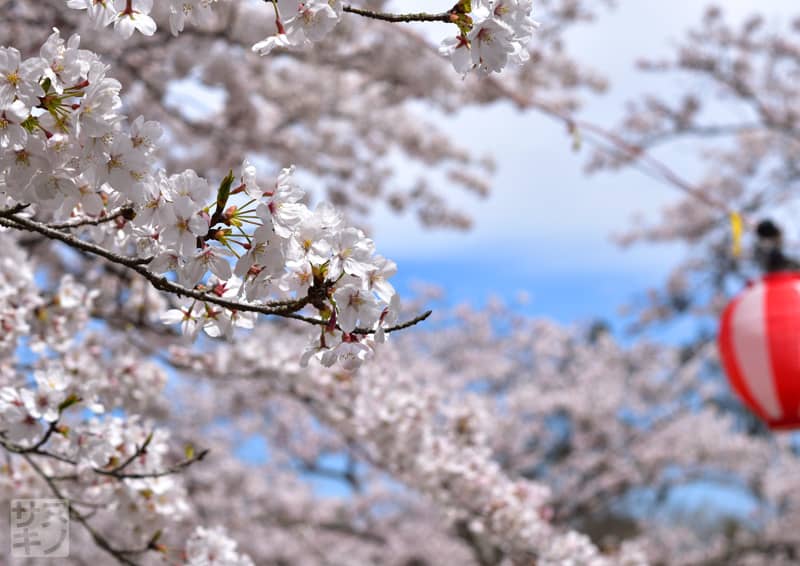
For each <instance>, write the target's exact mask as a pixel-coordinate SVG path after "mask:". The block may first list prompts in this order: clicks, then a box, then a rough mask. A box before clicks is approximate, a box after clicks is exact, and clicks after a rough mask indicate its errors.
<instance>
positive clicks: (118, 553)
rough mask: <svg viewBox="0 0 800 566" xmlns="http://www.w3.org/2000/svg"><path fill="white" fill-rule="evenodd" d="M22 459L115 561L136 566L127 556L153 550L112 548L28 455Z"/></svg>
mask: <svg viewBox="0 0 800 566" xmlns="http://www.w3.org/2000/svg"><path fill="white" fill-rule="evenodd" d="M22 457H23V458H25V460H26V461H27V462H28V464H29V465H30V467H31V468H33V470H34V471H35V472H36V473H37V474H38V475H39V477H40V478H42V479H43V480H44V481H45V483H46V484H47V486H48V487H49V488H50V491H51V492H52V493H53V495H55V496H56V497H57V498H58V499H63V500H65V501H67V506H68V509H69V514H70V517H72V518H73V519H75V520H76V521H78V522H79V523H80V524H81V525H82V526H83V528H84V529H86V531H87V532H88V533H89V534H90V535H91V537H92V539H93V540H94V542H95V544H97V546H99V547H100V548H102V549H103V550H105V551H106V552H107V553H108V554H110V555H111V556H113V557H114V558H115V559H116V560H117V562H119V563H120V564H124V565H125V566H137V563H136V562H134V561H133V560H131V559H130V558H128V556H131V555H138V554H144V553H145V552H147V551H148V550H153V548H151V547H150V545H148V547H147V548H145V549H142V550H122V549H119V548H115V547H113V546H112V545H111V543H110V542H109V541H108V539H106V538H105V537H104V536H103V535H101V534H100V533H99V532H97V530H95V528H94V527H93V526H92V525H90V524H89V521H88V520H87V518H86V517H85V516H84V515H83V514H81V513H79V512H78V511H77V510H75V508H74V507H73V506H72V504H71V502H70V501H69V498H67V497H66V496H65V495H64V494H63V493H61V490H60V489H59V488H58V486H57V485H56V484H55V482H54V481H53V479H52V478H51V477H50V476H48V475H47V473H45V471H44V470H42V468H40V467H39V465H38V464H37V463H36V462H35V461H34V459H33V458H32V457H31V456H30V454H23V455H22Z"/></svg>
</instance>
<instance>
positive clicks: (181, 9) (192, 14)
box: [67, 0, 217, 39]
mask: <svg viewBox="0 0 800 566" xmlns="http://www.w3.org/2000/svg"><path fill="white" fill-rule="evenodd" d="M216 1H217V0H170V1H169V27H170V30H171V31H172V33H173V34H174V35H177V34H178V33H180V32H181V31H183V26H184V25H185V23H186V21H187V20H188V21H190V22H197V21H198V20H199V19H201V18H202V17H203V15H204V13H207V12H208V11H209V10H210V9H211V4H213V3H214V2H216ZM67 6H69V7H70V8H73V9H75V10H86V13H87V15H88V16H89V20H90V21H91V22H92V25H93V26H94V28H95V29H100V28H104V27H106V26H109V25H111V24H113V25H114V30H115V31H116V32H117V33H118V34H120V35H121V36H122V37H124V38H126V39H127V38H129V37H131V36H132V35H133V32H134V31H137V30H138V31H139V33H141V34H143V35H153V34H154V33H155V32H156V27H157V26H156V22H155V20H153V18H152V17H151V16H150V12H151V11H152V9H153V0H113V1H111V0H102V1H99V2H98V1H97V0H67Z"/></svg>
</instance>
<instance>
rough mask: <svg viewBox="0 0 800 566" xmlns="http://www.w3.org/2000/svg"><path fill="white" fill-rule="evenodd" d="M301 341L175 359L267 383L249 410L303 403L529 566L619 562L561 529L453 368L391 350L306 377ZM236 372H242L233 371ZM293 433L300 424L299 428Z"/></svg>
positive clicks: (228, 347)
mask: <svg viewBox="0 0 800 566" xmlns="http://www.w3.org/2000/svg"><path fill="white" fill-rule="evenodd" d="M294 340H295V338H293V337H292V336H290V335H277V334H276V333H275V331H274V329H271V328H269V327H261V328H260V329H259V331H258V332H256V333H254V334H253V335H252V336H251V337H249V338H247V339H246V340H242V341H239V342H237V343H235V344H220V346H219V347H218V348H217V349H215V350H214V351H213V352H208V353H195V352H193V351H191V350H189V349H187V348H185V347H183V346H181V347H176V348H174V349H173V350H172V357H171V359H172V362H173V363H174V364H175V365H176V366H177V367H179V368H180V367H183V368H191V369H192V370H193V371H196V372H197V373H198V374H199V375H203V376H212V377H214V378H216V379H219V380H224V383H225V384H226V387H231V386H232V385H233V384H235V385H236V386H237V387H246V386H247V384H248V383H250V384H252V383H259V384H260V387H261V388H262V389H261V391H260V393H259V395H257V396H253V400H252V406H251V405H250V403H247V402H246V403H247V404H246V405H245V406H244V407H243V406H242V405H241V404H239V405H237V407H238V410H240V411H242V410H245V411H246V410H247V409H251V410H253V411H263V408H262V406H263V403H264V401H263V399H264V398H269V397H271V396H274V395H276V394H277V395H287V396H289V397H290V398H294V399H297V400H301V401H302V403H303V404H304V405H305V406H306V407H307V408H308V409H309V410H310V411H311V412H312V413H313V414H314V416H315V417H316V418H317V419H319V420H320V421H322V422H324V423H325V424H327V425H329V426H331V427H332V428H333V429H335V430H336V431H338V432H339V433H340V434H341V436H342V437H343V438H345V439H346V440H347V442H348V443H351V444H353V445H356V446H358V447H359V449H360V455H362V456H363V458H364V459H365V460H366V462H368V463H369V464H371V465H373V466H375V467H377V468H379V469H383V470H386V471H388V472H390V473H391V475H392V477H393V478H395V479H398V480H400V481H402V482H404V483H405V484H406V485H408V486H410V487H412V488H413V489H415V490H417V491H419V492H421V493H423V494H425V495H427V496H428V497H429V498H430V499H431V500H432V501H433V502H435V503H436V506H437V508H439V509H444V510H445V511H446V513H447V515H448V516H449V517H450V519H451V520H452V521H454V522H459V523H462V524H465V525H467V528H468V529H469V530H470V531H471V532H472V533H473V534H474V536H476V537H479V538H482V539H487V540H489V541H491V543H492V544H495V545H497V546H498V547H500V548H502V549H503V551H504V552H505V553H507V554H508V555H509V556H513V557H517V558H518V559H519V561H520V563H523V561H524V559H525V558H526V557H527V558H528V559H530V558H531V557H532V556H537V564H538V563H540V564H546V565H553V566H555V565H557V564H564V563H565V560H569V559H573V560H576V562H574V563H576V564H592V565H596V566H602V565H606V564H609V563H611V561H610V560H609V559H607V558H606V557H604V556H602V555H601V554H600V553H599V551H598V549H597V548H596V547H595V546H594V545H593V544H592V543H591V541H590V540H589V538H588V537H586V536H584V535H580V534H578V533H560V532H559V531H558V529H556V528H554V526H553V525H552V524H551V523H550V519H551V518H552V513H553V512H552V509H551V507H550V491H549V489H548V488H547V487H545V486H544V485H543V484H541V483H536V482H532V481H529V480H526V479H522V478H518V477H512V476H510V475H508V474H507V473H506V471H504V470H503V468H502V466H500V465H499V463H498V462H497V461H496V460H495V459H494V458H493V455H492V449H491V446H490V444H489V434H487V433H489V432H491V430H492V421H493V419H494V416H493V414H492V413H490V412H489V410H490V407H489V403H487V400H486V399H482V398H481V397H480V396H479V395H476V394H470V393H465V392H463V391H462V392H458V391H454V390H452V389H451V386H454V385H455V384H454V383H448V381H452V379H451V378H449V377H448V374H447V371H446V369H445V367H444V364H443V365H440V364H439V363H438V361H436V360H432V359H430V358H427V357H426V358H420V359H415V355H414V354H413V353H412V351H409V350H405V349H397V348H390V349H389V348H387V349H384V350H382V351H381V355H380V356H376V357H375V358H374V359H372V360H370V361H369V362H368V364H366V365H364V366H362V367H361V368H359V369H358V370H356V371H353V372H350V371H346V370H343V369H340V368H336V369H333V370H329V369H325V368H321V367H316V368H312V369H302V368H301V367H300V366H299V364H298V363H297V362H296V361H295V360H293V359H292V358H291V357H287V355H286V352H289V351H291V350H292V349H293V348H296V346H293V345H292V342H293V341H294ZM401 342H402V339H401V340H400V341H398V342H395V345H398V344H400V343H401ZM417 352H418V350H417ZM232 367H236V368H239V369H237V370H235V371H233V372H232V371H231V368H232ZM432 376H434V378H433V379H432V378H431V377H432ZM237 378H239V379H237ZM232 380H234V381H232ZM215 399H217V401H215V403H217V402H219V403H224V401H221V400H219V398H217V397H215ZM245 407H247V409H246V408H245ZM229 410H230V407H226V408H225V409H223V413H227V412H228V411H229ZM293 426H299V425H298V424H297V422H296V420H295V421H293ZM617 563H620V564H628V565H631V566H633V565H641V564H644V563H645V561H644V559H643V558H642V557H641V553H640V552H639V550H638V549H636V548H635V547H633V546H631V547H627V546H626V548H625V549H624V552H623V553H622V554H621V555H620V560H619V562H617Z"/></svg>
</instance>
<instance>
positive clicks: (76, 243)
mask: <svg viewBox="0 0 800 566" xmlns="http://www.w3.org/2000/svg"><path fill="white" fill-rule="evenodd" d="M27 206H28V205H16V206H14V207H12V208H9V209H0V226H6V227H8V228H14V229H16V230H28V231H31V232H37V233H39V234H42V235H43V236H46V237H48V238H51V239H53V240H58V241H60V242H63V243H64V244H67V245H68V246H70V247H72V248H75V249H78V250H81V251H84V252H88V253H90V254H94V255H97V256H100V257H102V258H103V259H106V260H108V261H110V262H112V263H116V264H119V265H122V266H124V267H127V268H128V269H130V270H132V271H135V272H136V273H138V274H139V275H141V276H142V277H144V278H145V279H147V280H148V281H149V282H150V284H151V285H152V286H153V287H155V288H156V289H158V290H159V291H164V292H167V293H172V294H174V295H178V296H182V297H189V298H192V299H196V300H198V301H201V302H205V303H212V304H215V305H218V306H221V307H224V308H227V309H230V310H232V311H239V312H255V313H259V314H264V315H271V316H280V317H284V318H292V319H295V320H300V321H303V322H307V323H309V324H315V325H317V326H325V325H327V324H328V321H326V320H323V319H320V318H312V317H308V316H303V315H300V314H297V311H299V310H301V309H302V308H303V307H305V306H306V305H308V304H311V303H312V302H313V300H314V298H315V297H316V296H317V295H318V294H319V293H320V291H321V289H319V288H317V287H311V288H310V289H309V291H308V295H306V296H305V297H301V298H299V299H294V300H289V301H271V302H267V303H263V304H260V305H259V304H248V303H240V302H238V301H231V300H229V299H224V298H222V297H220V296H218V295H214V294H210V293H206V292H204V291H199V290H196V289H189V288H188V287H184V286H183V285H179V284H178V283H173V282H172V281H170V280H169V279H167V278H166V277H164V276H163V275H157V274H155V273H153V272H151V271H149V270H148V269H147V268H146V267H145V266H144V265H143V262H149V261H151V259H147V260H143V259H141V258H134V257H129V256H123V255H120V254H117V253H115V252H112V251H109V250H107V249H106V248H103V247H101V246H98V245H96V244H92V243H90V242H86V241H84V240H80V239H78V238H76V237H75V236H73V235H71V234H69V233H66V232H63V231H61V230H57V229H55V228H52V227H50V226H49V225H47V224H43V223H41V222H37V221H35V220H31V219H30V218H26V217H23V216H18V215H17V214H18V213H19V212H21V211H22V210H24V209H25V208H26V207H27ZM430 314H431V311H427V312H424V313H422V314H421V315H419V316H417V317H415V318H413V319H411V320H409V321H406V322H403V323H400V324H397V325H395V326H390V327H388V328H385V329H384V332H394V331H397V330H403V329H405V328H409V327H411V326H414V325H415V324H418V323H420V322H422V321H423V320H425V319H426V318H428V317H429V316H430ZM374 333H375V330H373V329H370V328H356V329H355V330H353V332H352V334H362V335H364V334H374Z"/></svg>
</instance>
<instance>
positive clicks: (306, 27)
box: [67, 0, 537, 74]
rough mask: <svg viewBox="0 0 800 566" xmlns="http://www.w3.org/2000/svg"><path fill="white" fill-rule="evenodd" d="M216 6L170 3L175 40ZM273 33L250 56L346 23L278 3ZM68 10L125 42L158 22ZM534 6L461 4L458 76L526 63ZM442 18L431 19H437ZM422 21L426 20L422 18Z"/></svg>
mask: <svg viewBox="0 0 800 566" xmlns="http://www.w3.org/2000/svg"><path fill="white" fill-rule="evenodd" d="M215 1H216V0H170V3H169V13H170V15H169V25H170V30H171V31H172V33H173V34H174V35H177V34H178V33H180V32H181V31H183V28H184V25H185V22H186V21H187V20H188V21H190V22H197V21H199V20H200V19H201V18H202V17H203V14H204V13H205V14H207V13H208V11H209V10H210V9H211V4H213V3H214V2H215ZM271 4H272V9H273V10H274V13H275V20H274V21H275V30H274V32H273V33H271V34H270V35H269V36H267V37H266V38H265V39H263V40H262V41H259V42H257V43H255V44H254V45H253V47H252V50H253V51H254V52H256V53H258V54H259V55H266V54H268V53H270V52H271V51H272V50H273V49H275V48H307V47H309V46H311V45H312V44H313V43H316V42H319V41H321V40H322V39H324V38H325V37H326V36H327V35H328V34H329V33H330V31H331V30H332V29H333V28H334V27H336V25H337V24H338V23H339V21H340V20H341V17H342V13H343V4H342V2H341V1H340V0H274V1H272V2H271ZM67 5H68V6H69V7H70V8H74V9H79V10H86V12H87V14H88V16H89V19H90V20H91V21H92V23H93V25H94V26H95V27H96V28H101V27H105V26H108V25H111V24H113V25H114V29H115V30H116V31H117V32H118V33H119V34H121V35H122V36H123V37H125V38H128V37H130V36H131V35H132V34H133V32H134V31H135V30H138V31H139V32H140V33H142V34H144V35H152V34H153V33H155V30H156V22H155V21H154V20H153V18H152V17H151V16H150V15H149V14H150V12H151V10H152V8H153V0H115V1H114V2H96V1H95V0H68V1H67ZM531 10H532V0H472V1H470V0H461V1H459V2H458V3H457V4H456V5H455V6H454V7H453V8H452V9H451V10H450V11H449V12H447V18H448V19H449V21H450V22H451V23H453V24H455V25H456V26H457V27H458V29H459V33H458V35H456V36H455V37H450V38H447V39H446V40H444V42H443V43H442V45H441V47H440V52H441V53H442V54H443V55H445V56H447V57H450V59H451V60H452V63H453V66H454V67H455V69H456V70H457V71H458V72H459V73H464V74H465V73H467V72H469V71H471V70H473V69H474V70H477V71H478V72H482V73H490V72H500V71H501V70H502V69H503V68H504V67H505V66H506V65H507V64H508V63H516V64H521V63H523V62H524V61H526V60H527V59H528V52H527V50H526V44H527V42H528V41H529V40H530V38H531V36H532V34H533V31H534V30H535V28H536V26H537V23H536V21H535V20H533V19H532V18H531ZM358 13H359V14H361V15H366V16H368V17H376V18H377V19H384V15H382V14H379V13H372V12H369V11H359V12H358ZM438 16H440V15H433V14H431V15H429V17H430V18H431V19H435V18H437V17H438ZM420 19H422V20H424V19H425V18H424V17H423V18H420Z"/></svg>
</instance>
